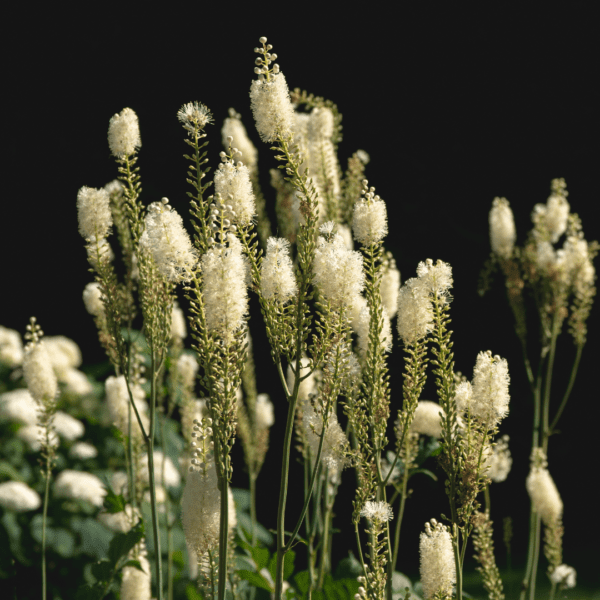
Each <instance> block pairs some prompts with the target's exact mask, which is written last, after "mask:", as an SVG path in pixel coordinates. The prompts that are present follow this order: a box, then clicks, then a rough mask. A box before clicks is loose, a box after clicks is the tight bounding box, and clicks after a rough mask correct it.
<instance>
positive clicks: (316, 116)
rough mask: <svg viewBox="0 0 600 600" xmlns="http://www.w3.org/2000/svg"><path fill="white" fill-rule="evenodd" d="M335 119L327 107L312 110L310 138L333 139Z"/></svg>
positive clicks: (309, 123) (309, 129) (309, 125)
mask: <svg viewBox="0 0 600 600" xmlns="http://www.w3.org/2000/svg"><path fill="white" fill-rule="evenodd" d="M334 125H335V117H334V116H333V112H332V110H331V109H330V108H327V107H326V106H322V107H319V106H317V107H315V108H313V109H312V111H311V113H310V115H309V120H308V136H309V137H311V138H313V139H316V138H325V139H329V140H330V139H331V138H332V137H333V128H334Z"/></svg>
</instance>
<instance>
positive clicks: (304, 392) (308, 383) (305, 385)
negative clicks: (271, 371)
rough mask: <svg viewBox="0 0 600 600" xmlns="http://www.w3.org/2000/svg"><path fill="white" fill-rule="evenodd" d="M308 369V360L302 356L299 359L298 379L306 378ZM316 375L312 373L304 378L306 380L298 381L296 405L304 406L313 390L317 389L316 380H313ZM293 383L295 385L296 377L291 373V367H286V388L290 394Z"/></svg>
mask: <svg viewBox="0 0 600 600" xmlns="http://www.w3.org/2000/svg"><path fill="white" fill-rule="evenodd" d="M294 367H295V364H294ZM309 369H310V361H309V359H308V358H306V357H305V356H303V357H302V358H301V359H300V373H299V377H300V378H302V377H306V375H307V373H308V371H309ZM316 374H317V373H316V372H315V371H313V372H312V373H311V374H310V375H309V376H308V377H306V379H302V381H300V385H299V386H298V404H304V403H305V402H306V401H307V400H308V397H309V396H310V394H313V393H314V392H315V390H316V388H317V382H316V378H315V375H316ZM295 383H296V377H295V375H294V372H293V371H292V366H291V365H288V370H287V386H288V390H289V391H290V393H291V392H292V390H293V389H294V385H295Z"/></svg>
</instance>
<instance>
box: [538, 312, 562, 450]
mask: <svg viewBox="0 0 600 600" xmlns="http://www.w3.org/2000/svg"><path fill="white" fill-rule="evenodd" d="M558 334H559V318H558V315H557V313H556V312H555V313H554V316H553V319H552V336H551V338H550V352H549V355H548V364H547V365H546V380H545V382H544V407H543V422H542V448H543V450H544V452H547V451H548V436H549V421H550V390H551V387H552V370H553V368H554V358H555V356H556V339H557V337H558Z"/></svg>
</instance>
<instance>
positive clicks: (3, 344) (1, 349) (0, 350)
mask: <svg viewBox="0 0 600 600" xmlns="http://www.w3.org/2000/svg"><path fill="white" fill-rule="evenodd" d="M23 356H24V352H23V342H22V341H21V336H20V334H19V332H18V331H15V330H14V329H8V328H6V327H2V325H0V363H4V364H5V365H7V366H9V367H11V368H14V367H18V366H19V365H20V364H21V363H22V362H23Z"/></svg>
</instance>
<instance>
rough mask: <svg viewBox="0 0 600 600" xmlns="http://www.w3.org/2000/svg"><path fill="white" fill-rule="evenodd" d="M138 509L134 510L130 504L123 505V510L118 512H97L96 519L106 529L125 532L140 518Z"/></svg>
mask: <svg viewBox="0 0 600 600" xmlns="http://www.w3.org/2000/svg"><path fill="white" fill-rule="evenodd" d="M140 518H141V517H140V512H139V510H137V509H136V510H134V509H133V507H132V506H131V505H130V504H126V505H125V510H122V511H121V512H118V513H107V512H103V511H102V512H99V513H98V517H97V519H98V521H100V523H102V525H104V526H105V527H106V528H107V529H110V530H111V531H117V532H119V533H127V532H128V531H129V530H130V529H131V526H132V524H134V523H135V522H137V521H138V520H139V519H140Z"/></svg>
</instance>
